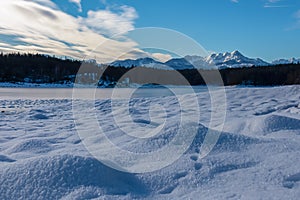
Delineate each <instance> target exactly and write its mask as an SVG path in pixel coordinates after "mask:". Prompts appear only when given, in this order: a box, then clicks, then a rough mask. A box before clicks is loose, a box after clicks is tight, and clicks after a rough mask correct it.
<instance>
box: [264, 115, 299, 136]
mask: <svg viewBox="0 0 300 200" xmlns="http://www.w3.org/2000/svg"><path fill="white" fill-rule="evenodd" d="M265 130H266V132H277V131H280V130H300V120H298V119H295V118H291V117H286V116H280V115H271V116H268V117H267V118H266V119H265Z"/></svg>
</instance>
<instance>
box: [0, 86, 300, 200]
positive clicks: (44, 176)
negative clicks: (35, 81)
mask: <svg viewBox="0 0 300 200" xmlns="http://www.w3.org/2000/svg"><path fill="white" fill-rule="evenodd" d="M118 91H119V92H118V93H117V95H116V97H117V98H119V99H117V101H116V102H115V103H116V109H114V110H111V109H109V107H110V105H111V102H110V100H109V97H110V96H111V93H112V89H104V90H103V89H101V90H97V92H96V98H95V99H96V100H93V101H92V102H93V105H94V108H93V110H94V111H95V115H94V116H91V115H90V114H91V111H92V110H90V109H89V107H88V105H89V103H90V102H91V100H90V98H85V97H86V96H87V97H90V95H89V94H90V93H91V91H90V90H88V89H81V90H80V91H79V93H78V94H79V96H82V97H83V98H81V99H80V98H79V99H76V100H72V89H70V88H68V89H66V88H65V89H63V88H61V89H53V88H52V89H45V88H44V89H37V88H26V89H24V88H0V199H295V200H296V199H299V196H300V86H284V87H263V88H259V87H251V88H246V87H226V88H225V91H226V108H225V109H226V116H225V121H224V124H223V125H224V126H223V130H222V132H221V133H220V137H218V140H217V143H216V144H215V146H214V147H213V149H212V151H211V152H209V154H208V155H207V156H205V157H203V158H201V156H200V155H201V151H202V150H201V145H202V144H203V143H204V140H205V136H206V134H207V133H208V131H209V130H210V128H209V127H210V125H209V122H210V120H209V119H210V116H211V114H212V109H211V99H210V94H209V93H208V92H207V90H206V89H205V88H201V87H200V88H198V89H197V90H196V98H197V100H198V104H197V106H196V107H198V108H199V110H200V115H201V116H200V121H199V124H197V125H195V124H183V126H182V127H183V130H184V133H189V132H190V131H191V130H194V129H196V135H195V137H194V139H193V141H192V143H191V144H190V145H189V148H188V149H187V150H186V151H185V152H184V153H183V154H182V155H181V156H180V157H179V158H178V159H177V160H176V161H175V162H173V163H171V164H169V165H167V166H166V167H163V168H162V169H159V170H155V171H152V172H147V173H129V172H124V171H118V170H116V169H113V168H111V167H109V166H107V165H106V164H104V163H102V162H100V161H99V160H98V159H96V158H95V157H94V156H93V155H92V154H91V153H90V152H89V151H88V150H87V148H86V146H85V144H86V143H85V140H87V141H88V142H89V144H91V145H96V143H102V142H103V138H101V137H96V136H95V137H93V134H95V135H96V133H97V131H96V129H95V127H94V126H93V125H92V124H90V123H89V122H91V121H92V118H93V117H96V119H97V121H98V122H99V124H100V125H101V126H102V129H103V130H104V132H105V134H106V135H107V137H109V138H110V139H111V141H112V142H113V143H114V144H116V145H117V146H119V147H120V148H123V149H126V150H128V151H132V152H141V154H143V153H148V152H154V151H156V150H157V149H160V148H162V147H163V146H164V145H166V144H168V143H169V142H170V139H171V138H173V137H175V136H174V134H175V133H176V127H177V126H178V123H179V122H178V121H176V119H178V118H177V117H178V116H179V115H181V114H182V113H181V112H180V109H178V106H179V104H178V103H176V98H175V97H176V96H174V95H171V94H170V92H169V91H166V90H162V91H160V90H157V89H156V90H155V89H142V90H140V91H139V92H138V93H135V94H134V95H135V96H134V98H133V99H132V100H131V101H130V107H129V108H130V109H129V110H130V113H131V118H130V119H129V118H128V117H127V116H126V112H125V111H126V109H127V107H123V105H125V103H127V102H123V100H122V97H123V95H125V96H126V95H127V94H128V93H130V92H132V89H119V90H118ZM81 92H82V94H81ZM123 92H124V94H123ZM177 92H178V96H177V97H179V98H180V99H181V100H182V102H183V104H185V105H187V108H186V112H187V113H188V115H187V116H190V117H191V118H192V117H193V113H196V107H195V105H194V101H192V98H191V97H192V96H191V91H190V90H186V88H184V89H183V88H179V91H177ZM118 95H119V96H118ZM220 102H221V100H220ZM74 103H76V105H77V106H78V108H80V110H77V111H78V113H77V114H76V115H74V111H73V108H74ZM216 103H218V101H216ZM149 110H150V111H149ZM112 113H113V115H114V116H117V120H116V119H115V121H114V120H112V116H111V115H112ZM183 114H186V113H183ZM166 116H168V117H167V118H168V119H172V120H170V121H169V122H167V123H166V124H165V127H164V128H163V129H161V131H160V132H159V133H160V134H158V135H153V136H149V137H148V138H147V139H144V138H139V139H141V140H137V142H136V143H134V144H133V143H132V141H131V140H130V137H128V136H127V135H124V134H122V133H123V132H122V131H121V130H123V131H124V130H125V131H128V132H129V133H130V134H132V135H134V136H139V135H141V134H144V133H146V130H148V129H153V128H154V129H156V128H157V127H160V125H161V124H164V123H163V122H164V120H165V117H166ZM78 118H80V119H81V121H79V123H76V122H77V121H76V120H78ZM173 119H174V120H173ZM132 122H134V123H135V124H136V125H137V128H135V127H133V126H132ZM115 123H118V126H116V125H115ZM78 129H79V130H78ZM80 129H82V130H84V131H85V132H86V133H87V134H92V137H90V138H84V139H82V137H80V136H79V134H78V131H80ZM82 130H81V131H82ZM143 130H145V131H143ZM101 152H103V153H104V154H105V155H107V154H108V155H109V151H108V150H107V149H105V148H103V149H101ZM165 156H166V157H172V154H171V153H170V154H169V155H165ZM120 159H124V158H120ZM125 159H127V161H128V163H130V164H132V165H133V166H138V167H139V168H142V169H147V168H148V167H149V166H152V164H153V163H150V162H147V160H146V161H145V162H135V160H134V159H132V158H131V157H126V158H125ZM154 164H155V163H154Z"/></svg>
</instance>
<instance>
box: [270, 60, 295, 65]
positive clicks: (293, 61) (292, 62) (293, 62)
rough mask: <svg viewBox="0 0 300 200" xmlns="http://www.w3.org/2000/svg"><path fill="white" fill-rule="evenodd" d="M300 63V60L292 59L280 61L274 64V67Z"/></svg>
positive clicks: (275, 61)
mask: <svg viewBox="0 0 300 200" xmlns="http://www.w3.org/2000/svg"><path fill="white" fill-rule="evenodd" d="M298 63H300V59H296V58H290V59H278V60H274V61H273V62H272V64H273V65H280V64H298Z"/></svg>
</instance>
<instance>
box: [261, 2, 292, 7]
mask: <svg viewBox="0 0 300 200" xmlns="http://www.w3.org/2000/svg"><path fill="white" fill-rule="evenodd" d="M282 2H283V0H266V2H265V4H264V8H286V7H289V5H286V4H282Z"/></svg>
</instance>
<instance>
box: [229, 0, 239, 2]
mask: <svg viewBox="0 0 300 200" xmlns="http://www.w3.org/2000/svg"><path fill="white" fill-rule="evenodd" d="M230 1H231V2H232V3H238V2H239V0H230Z"/></svg>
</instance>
